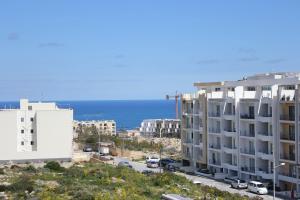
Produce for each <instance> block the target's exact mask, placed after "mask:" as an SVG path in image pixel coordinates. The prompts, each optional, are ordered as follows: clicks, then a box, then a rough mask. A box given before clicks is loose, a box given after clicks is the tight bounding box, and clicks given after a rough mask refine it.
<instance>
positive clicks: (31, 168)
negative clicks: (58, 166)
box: [24, 165, 37, 173]
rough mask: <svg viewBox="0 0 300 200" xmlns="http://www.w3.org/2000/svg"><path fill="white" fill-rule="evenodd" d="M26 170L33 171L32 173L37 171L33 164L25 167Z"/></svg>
mask: <svg viewBox="0 0 300 200" xmlns="http://www.w3.org/2000/svg"><path fill="white" fill-rule="evenodd" d="M24 171H27V172H31V173H36V171H37V170H36V168H35V167H34V166H32V165H28V166H27V167H25V169H24Z"/></svg>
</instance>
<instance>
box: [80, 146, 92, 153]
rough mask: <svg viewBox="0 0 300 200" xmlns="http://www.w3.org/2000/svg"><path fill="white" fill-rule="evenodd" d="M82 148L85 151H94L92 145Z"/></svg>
mask: <svg viewBox="0 0 300 200" xmlns="http://www.w3.org/2000/svg"><path fill="white" fill-rule="evenodd" d="M82 150H83V151H84V152H92V151H93V148H92V147H90V146H85V147H83V149H82Z"/></svg>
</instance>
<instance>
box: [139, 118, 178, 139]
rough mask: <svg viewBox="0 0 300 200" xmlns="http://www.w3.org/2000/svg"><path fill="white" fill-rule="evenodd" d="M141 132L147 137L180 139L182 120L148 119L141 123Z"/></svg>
mask: <svg viewBox="0 0 300 200" xmlns="http://www.w3.org/2000/svg"><path fill="white" fill-rule="evenodd" d="M140 132H141V135H142V136H145V137H180V120H178V119H146V120H144V121H143V122H142V123H141V127H140Z"/></svg>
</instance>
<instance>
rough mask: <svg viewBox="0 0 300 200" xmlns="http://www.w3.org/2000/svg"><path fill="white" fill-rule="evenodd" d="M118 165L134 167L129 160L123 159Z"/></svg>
mask: <svg viewBox="0 0 300 200" xmlns="http://www.w3.org/2000/svg"><path fill="white" fill-rule="evenodd" d="M118 166H119V167H129V168H132V165H131V164H129V162H127V161H121V162H119V164H118Z"/></svg>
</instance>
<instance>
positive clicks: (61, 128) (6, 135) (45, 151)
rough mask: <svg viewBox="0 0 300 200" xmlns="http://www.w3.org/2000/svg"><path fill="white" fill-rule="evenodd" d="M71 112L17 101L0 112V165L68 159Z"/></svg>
mask: <svg viewBox="0 0 300 200" xmlns="http://www.w3.org/2000/svg"><path fill="white" fill-rule="evenodd" d="M72 121H73V111H72V110H70V109H60V108H58V107H57V106H56V104H55V103H40V102H39V103H30V102H28V100H26V99H22V100H20V108H19V109H3V110H0V137H1V139H0V148H1V150H0V152H1V155H0V162H1V163H7V162H27V161H40V160H71V158H72V142H73V131H72Z"/></svg>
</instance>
